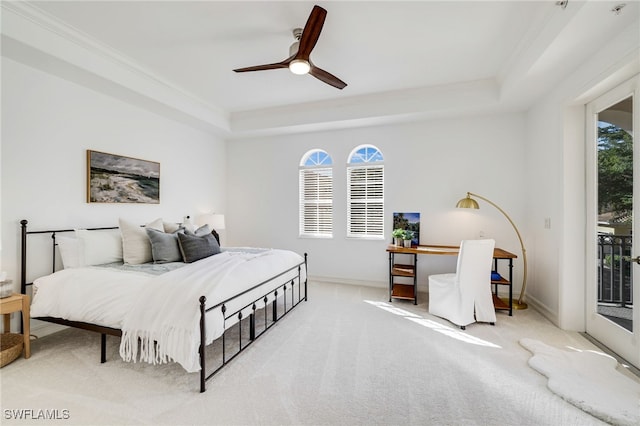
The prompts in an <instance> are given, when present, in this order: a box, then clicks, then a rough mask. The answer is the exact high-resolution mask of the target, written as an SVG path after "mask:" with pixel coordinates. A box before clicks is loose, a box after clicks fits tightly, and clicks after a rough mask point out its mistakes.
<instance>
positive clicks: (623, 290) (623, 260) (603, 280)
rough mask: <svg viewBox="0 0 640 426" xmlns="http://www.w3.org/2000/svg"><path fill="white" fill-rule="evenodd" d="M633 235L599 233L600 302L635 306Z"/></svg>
mask: <svg viewBox="0 0 640 426" xmlns="http://www.w3.org/2000/svg"><path fill="white" fill-rule="evenodd" d="M632 241H633V240H632V237H631V235H608V234H599V235H598V303H612V304H616V305H617V306H620V307H632V306H633V292H632V291H631V283H632V279H633V275H632V274H633V269H632V268H631V243H632Z"/></svg>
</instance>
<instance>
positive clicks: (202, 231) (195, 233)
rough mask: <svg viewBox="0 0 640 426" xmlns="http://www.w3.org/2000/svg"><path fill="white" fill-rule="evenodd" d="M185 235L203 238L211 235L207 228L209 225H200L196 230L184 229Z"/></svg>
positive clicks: (209, 229)
mask: <svg viewBox="0 0 640 426" xmlns="http://www.w3.org/2000/svg"><path fill="white" fill-rule="evenodd" d="M185 234H187V235H191V236H196V237H203V236H205V235H207V234H211V228H209V225H207V224H205V225H202V226H201V227H200V228H198V229H191V230H190V229H189V228H185Z"/></svg>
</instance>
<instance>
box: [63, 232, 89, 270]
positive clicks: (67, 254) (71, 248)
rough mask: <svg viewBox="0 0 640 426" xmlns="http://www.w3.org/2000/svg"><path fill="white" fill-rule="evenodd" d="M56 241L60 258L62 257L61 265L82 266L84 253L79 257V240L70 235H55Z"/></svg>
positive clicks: (66, 267)
mask: <svg viewBox="0 0 640 426" xmlns="http://www.w3.org/2000/svg"><path fill="white" fill-rule="evenodd" d="M56 243H57V244H58V249H59V250H60V258H61V259H62V267H63V268H65V269H68V268H77V267H79V266H84V264H83V263H84V255H82V259H81V258H80V257H81V254H82V253H81V252H80V251H81V249H80V240H78V239H77V238H70V237H56Z"/></svg>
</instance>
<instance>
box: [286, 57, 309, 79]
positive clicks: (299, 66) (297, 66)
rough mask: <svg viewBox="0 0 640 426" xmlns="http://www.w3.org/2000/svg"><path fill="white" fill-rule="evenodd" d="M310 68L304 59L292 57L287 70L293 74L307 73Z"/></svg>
mask: <svg viewBox="0 0 640 426" xmlns="http://www.w3.org/2000/svg"><path fill="white" fill-rule="evenodd" d="M310 69H311V65H309V62H307V61H305V60H304V59H294V60H293V61H291V62H290V63H289V70H290V71H291V72H292V73H294V74H298V75H302V74H307V73H308V72H309V70H310Z"/></svg>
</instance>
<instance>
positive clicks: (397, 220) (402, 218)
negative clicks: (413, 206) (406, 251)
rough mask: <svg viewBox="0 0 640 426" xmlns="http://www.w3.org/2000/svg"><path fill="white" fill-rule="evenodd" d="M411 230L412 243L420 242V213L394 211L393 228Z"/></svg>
mask: <svg viewBox="0 0 640 426" xmlns="http://www.w3.org/2000/svg"><path fill="white" fill-rule="evenodd" d="M392 229H404V230H405V231H413V238H412V239H411V244H412V245H418V244H419V243H420V213H394V214H393V228H392Z"/></svg>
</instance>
